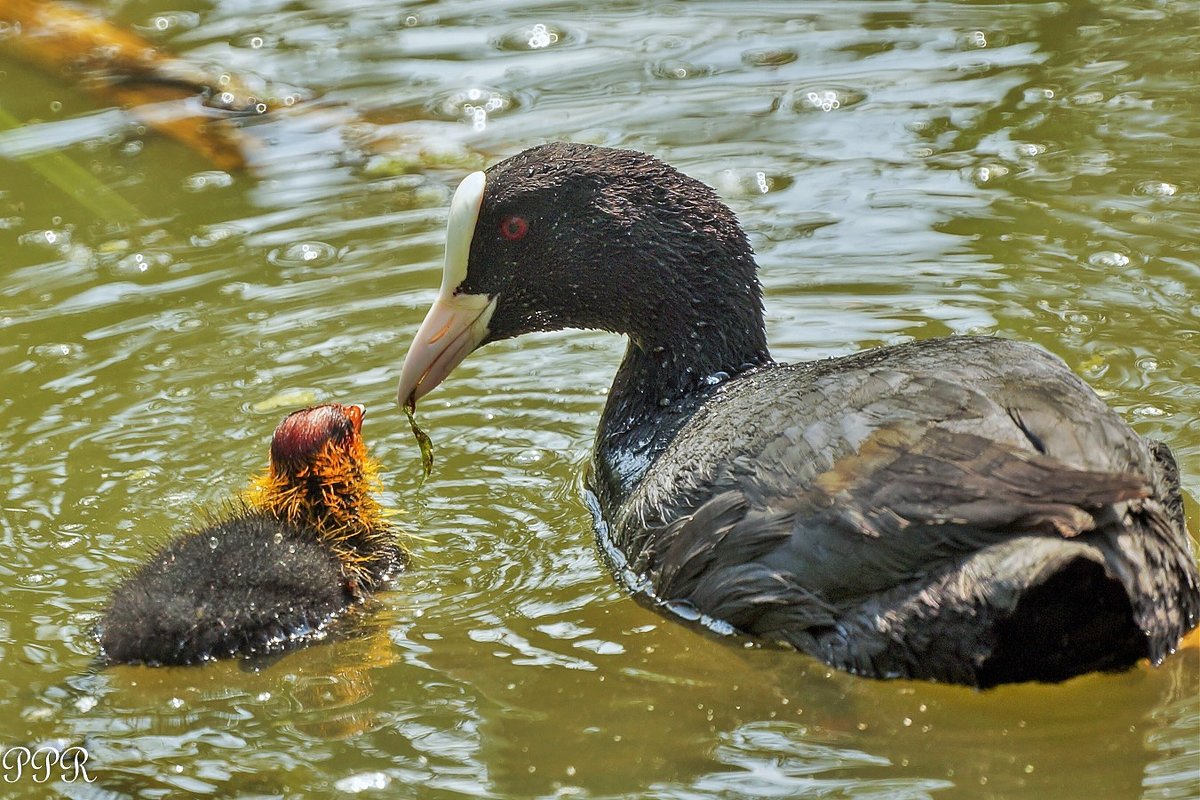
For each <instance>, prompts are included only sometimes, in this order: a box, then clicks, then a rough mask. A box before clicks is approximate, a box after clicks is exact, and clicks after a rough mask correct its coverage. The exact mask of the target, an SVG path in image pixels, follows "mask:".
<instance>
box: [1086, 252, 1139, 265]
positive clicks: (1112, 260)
mask: <svg viewBox="0 0 1200 800" xmlns="http://www.w3.org/2000/svg"><path fill="white" fill-rule="evenodd" d="M1088 263H1089V264H1091V265H1092V266H1093V267H1117V268H1120V267H1127V266H1129V256H1127V255H1125V254H1124V253H1118V252H1116V251H1115V250H1101V251H1099V252H1096V253H1092V254H1091V255H1090V256H1088Z"/></svg>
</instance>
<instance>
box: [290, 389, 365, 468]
mask: <svg viewBox="0 0 1200 800" xmlns="http://www.w3.org/2000/svg"><path fill="white" fill-rule="evenodd" d="M366 413H367V412H366V409H365V408H363V407H362V406H361V405H358V404H355V405H342V404H340V403H328V404H326V405H320V406H313V407H312V408H305V409H303V410H300V411H294V412H292V413H291V414H288V415H287V416H286V417H284V420H283V422H280V423H279V426H278V427H277V428H275V434H274V435H273V436H272V437H271V465H272V466H273V467H275V468H276V469H279V468H283V469H287V470H288V471H296V470H297V469H300V468H303V467H305V466H308V465H311V464H312V463H313V462H314V461H315V460H316V459H317V457H318V456H319V455H321V453H322V451H324V450H325V449H326V448H327V447H328V446H329V445H331V444H332V445H334V446H335V447H338V448H339V449H342V450H344V451H346V452H347V453H354V452H355V451H356V450H357V449H358V446H361V441H362V422H363V417H364V416H366Z"/></svg>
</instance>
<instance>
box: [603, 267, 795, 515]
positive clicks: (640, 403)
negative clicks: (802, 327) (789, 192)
mask: <svg viewBox="0 0 1200 800" xmlns="http://www.w3.org/2000/svg"><path fill="white" fill-rule="evenodd" d="M688 308H689V309H698V310H699V313H697V314H694V315H693V316H692V318H690V319H689V318H687V317H686V316H684V315H680V316H678V317H675V318H672V317H671V316H670V314H671V312H670V311H666V312H664V313H665V315H666V316H665V317H664V316H659V317H658V318H657V319H655V320H653V321H651V325H648V326H647V327H648V328H650V329H651V331H650V332H635V333H631V334H630V340H629V346H628V348H627V349H626V351H625V358H624V359H623V360H622V361H621V366H620V368H619V369H618V370H617V374H616V377H615V378H614V379H613V383H612V388H611V389H610V390H609V394H608V402H607V403H606V404H605V407H604V413H603V415H602V416H601V419H600V430H599V432H598V433H597V435H596V444H595V453H594V458H595V461H596V477H597V479H598V480H597V486H596V487H595V488H596V489H597V491H598V492H599V493H600V496H601V501H602V502H603V503H605V504H607V502H608V501H612V500H616V501H618V502H619V499H620V498H623V497H624V496H626V495H627V494H628V493H629V492H630V491H631V490H632V489H633V487H634V486H636V485H637V483H638V482H639V481H640V480H641V478H642V476H643V475H644V474H645V471H646V469H647V468H649V466H650V465H651V464H652V463H653V462H654V460H655V459H656V458H657V457H658V455H659V454H660V453H661V452H662V450H663V448H664V447H666V445H667V444H668V443H669V442H670V441H671V440H672V439H673V438H674V437H675V434H676V433H677V432H678V430H679V428H680V427H681V426H682V425H683V424H684V423H685V422H686V421H687V420H688V419H689V418H690V417H691V415H692V414H693V413H694V412H695V410H696V409H697V408H698V407H699V406H700V405H701V403H702V402H703V401H704V400H705V399H706V398H707V397H708V396H709V394H710V393H711V392H712V391H714V390H715V389H716V387H718V386H720V385H721V384H722V383H723V382H724V381H725V380H727V379H728V378H731V377H733V376H735V375H738V374H740V373H742V372H745V371H746V370H748V369H751V368H753V367H758V366H762V365H764V364H769V363H771V355H770V352H769V351H768V350H767V343H766V333H765V329H764V325H763V317H762V305H761V300H760V296H759V288H758V285H757V283H755V284H753V285H752V286H748V287H745V292H744V293H743V294H742V296H741V297H740V298H738V297H735V296H731V295H725V296H724V297H723V298H722V299H721V300H715V301H714V302H712V303H711V304H710V303H705V304H700V305H694V304H689V306H688Z"/></svg>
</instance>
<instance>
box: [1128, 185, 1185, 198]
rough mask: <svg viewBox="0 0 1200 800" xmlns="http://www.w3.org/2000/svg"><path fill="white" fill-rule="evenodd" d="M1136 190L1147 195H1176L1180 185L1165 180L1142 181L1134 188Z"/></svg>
mask: <svg viewBox="0 0 1200 800" xmlns="http://www.w3.org/2000/svg"><path fill="white" fill-rule="evenodd" d="M1134 192H1135V193H1137V194H1140V195H1143V196H1145V197H1174V196H1175V195H1176V194H1178V192H1179V187H1178V186H1176V185H1175V184H1173V183H1167V182H1165V181H1142V182H1141V183H1139V184H1138V185H1137V186H1136V187H1135V188H1134Z"/></svg>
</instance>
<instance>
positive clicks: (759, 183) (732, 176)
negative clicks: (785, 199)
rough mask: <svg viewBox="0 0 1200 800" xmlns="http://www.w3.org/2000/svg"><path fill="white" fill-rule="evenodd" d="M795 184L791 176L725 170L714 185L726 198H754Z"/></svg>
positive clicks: (746, 170) (762, 171)
mask: <svg viewBox="0 0 1200 800" xmlns="http://www.w3.org/2000/svg"><path fill="white" fill-rule="evenodd" d="M792 183H794V179H793V178H792V176H790V175H782V174H779V173H775V172H767V171H766V170H761V169H734V168H730V169H724V170H721V171H720V172H719V173H717V175H716V177H715V178H714V180H713V184H714V185H715V188H716V190H717V191H718V192H720V193H721V194H722V195H724V196H725V197H754V196H756V195H763V194H769V193H770V192H778V191H782V190H783V189H787V188H788V187H789V186H791V185H792Z"/></svg>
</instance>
